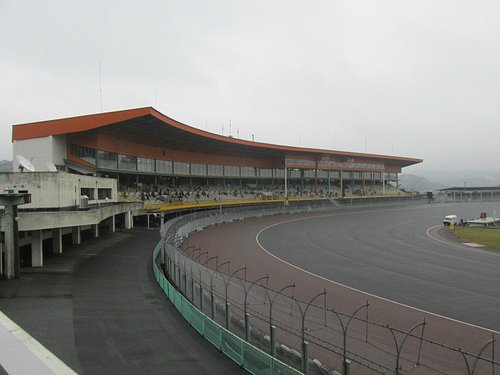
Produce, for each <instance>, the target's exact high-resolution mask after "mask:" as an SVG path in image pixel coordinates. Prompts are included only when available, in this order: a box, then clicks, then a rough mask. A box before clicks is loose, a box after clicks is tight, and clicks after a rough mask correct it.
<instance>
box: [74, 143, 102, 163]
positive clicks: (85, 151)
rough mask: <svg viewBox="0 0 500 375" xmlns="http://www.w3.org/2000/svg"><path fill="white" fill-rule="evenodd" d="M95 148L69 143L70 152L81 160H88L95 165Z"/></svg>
mask: <svg viewBox="0 0 500 375" xmlns="http://www.w3.org/2000/svg"><path fill="white" fill-rule="evenodd" d="M95 151H96V150H95V149H93V148H90V147H85V146H80V145H75V144H73V143H72V144H71V154H72V155H74V156H77V157H79V158H80V159H82V160H85V161H88V162H89V163H91V164H94V165H95V155H96V152H95Z"/></svg>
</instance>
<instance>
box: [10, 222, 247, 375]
mask: <svg viewBox="0 0 500 375" xmlns="http://www.w3.org/2000/svg"><path fill="white" fill-rule="evenodd" d="M158 240H159V233H158V231H157V230H150V231H148V230H144V229H134V230H131V231H124V232H117V233H107V234H103V235H102V236H101V237H100V238H99V239H88V240H86V241H85V242H84V243H83V244H82V245H79V246H68V247H66V248H65V249H64V253H63V254H60V255H51V256H48V257H47V258H46V265H45V266H44V267H42V268H40V269H23V270H22V276H21V278H20V279H18V280H8V281H7V280H0V309H1V310H2V311H3V312H4V313H5V314H6V315H7V316H8V317H9V318H10V319H12V320H13V321H15V322H16V323H17V324H19V325H20V326H21V327H22V328H23V329H24V330H26V331H27V332H28V333H30V334H31V335H32V336H33V337H34V338H35V339H37V340H38V341H39V342H40V343H41V344H42V345H44V346H45V347H46V348H47V349H49V350H50V351H52V352H53V353H54V354H55V355H57V356H58V357H59V358H60V359H61V360H63V361H64V362H65V363H66V364H67V365H69V366H70V367H71V368H72V369H74V370H75V371H76V372H78V373H79V374H242V373H244V371H243V370H242V369H241V368H240V367H239V366H238V365H237V364H236V363H234V362H232V361H231V360H230V359H228V358H227V357H225V356H224V355H223V354H222V353H220V352H219V351H218V350H217V349H216V348H214V347H213V346H212V345H211V344H209V343H208V342H207V341H205V340H204V339H203V338H201V337H200V335H199V334H198V333H197V332H196V331H195V330H194V329H193V328H192V327H191V326H189V325H188V324H187V322H186V321H185V320H184V319H183V318H182V317H181V316H180V314H179V313H178V312H177V310H176V309H175V308H174V307H173V306H172V305H171V303H170V302H169V301H168V300H167V298H166V297H165V295H164V294H163V291H162V290H161V289H160V287H159V286H158V285H157V283H156V281H155V279H154V275H153V272H152V252H153V249H154V246H155V245H156V243H157V242H158Z"/></svg>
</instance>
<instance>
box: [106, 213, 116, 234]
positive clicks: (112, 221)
mask: <svg viewBox="0 0 500 375" xmlns="http://www.w3.org/2000/svg"><path fill="white" fill-rule="evenodd" d="M108 223H109V224H108V228H109V231H110V232H113V233H114V232H115V230H116V221H115V215H113V216H111V217H110V218H109V219H108Z"/></svg>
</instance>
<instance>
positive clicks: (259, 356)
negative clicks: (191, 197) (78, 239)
mask: <svg viewBox="0 0 500 375" xmlns="http://www.w3.org/2000/svg"><path fill="white" fill-rule="evenodd" d="M161 249H162V242H160V243H158V245H157V246H156V249H155V251H154V253H153V255H154V256H153V259H156V258H157V256H158V253H159V252H160V251H161ZM153 272H154V275H155V278H156V280H157V282H158V284H159V285H160V287H161V288H162V289H163V291H164V292H165V295H166V296H167V297H168V299H169V300H170V301H171V302H172V304H173V305H174V306H175V307H176V309H177V311H179V313H180V314H181V315H182V316H183V317H184V319H186V320H187V321H188V322H189V324H191V326H192V327H193V328H194V329H196V331H198V333H200V334H201V335H202V336H203V337H205V338H206V339H207V340H208V341H209V342H210V343H211V344H212V345H214V346H215V347H216V348H217V349H219V350H220V351H221V352H223V353H224V354H225V355H227V356H228V357H229V358H231V359H232V360H233V361H234V362H236V363H237V364H238V365H239V366H241V367H243V368H244V369H246V370H247V371H248V372H250V373H252V374H269V375H274V374H275V375H298V374H300V372H299V371H297V370H295V369H293V368H292V367H290V366H288V365H286V364H285V363H283V362H281V361H279V360H278V359H276V358H275V357H273V356H270V355H269V354H267V353H265V352H263V351H262V350H259V349H258V348H256V347H254V346H252V345H250V344H249V343H248V342H246V341H245V340H242V339H241V338H239V337H238V336H236V335H235V334H233V333H231V332H230V331H228V330H227V329H224V328H223V327H221V326H220V325H219V324H217V323H216V322H215V321H214V320H212V319H210V318H209V317H208V316H206V315H205V314H203V312H201V311H200V310H199V309H197V308H196V306H194V305H193V304H192V303H191V302H190V301H189V300H188V299H187V298H185V297H184V295H183V294H182V293H180V292H179V291H178V290H177V289H176V288H175V287H174V286H173V285H172V284H171V283H170V282H169V281H168V280H167V278H166V277H165V275H164V274H163V273H162V271H161V270H160V268H159V267H158V265H157V263H156V262H155V261H154V260H153Z"/></svg>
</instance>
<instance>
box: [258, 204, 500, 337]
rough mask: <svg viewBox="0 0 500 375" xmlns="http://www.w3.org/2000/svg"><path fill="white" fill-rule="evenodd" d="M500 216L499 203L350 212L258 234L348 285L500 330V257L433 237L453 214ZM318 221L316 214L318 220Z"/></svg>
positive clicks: (271, 247)
mask: <svg viewBox="0 0 500 375" xmlns="http://www.w3.org/2000/svg"><path fill="white" fill-rule="evenodd" d="M494 208H496V210H497V212H499V213H500V203H496V204H490V203H466V204H464V203H462V204H435V205H426V206H420V207H412V208H387V209H377V210H355V211H352V212H349V211H343V212H341V213H335V214H333V215H329V216H323V217H317V218H314V217H313V218H311V217H309V218H306V219H300V220H297V221H290V222H286V220H287V218H286V217H284V218H283V220H282V221H285V223H283V224H279V225H274V226H271V227H269V228H268V229H265V230H264V231H262V232H261V233H260V235H259V242H260V243H261V245H262V246H263V247H264V248H265V249H267V250H268V251H270V252H271V253H272V254H274V255H276V256H277V257H279V258H281V259H283V260H285V261H287V262H289V263H291V264H294V265H296V266H299V267H301V268H303V269H306V270H308V271H310V272H313V273H315V274H317V275H320V276H323V277H325V278H327V279H330V280H333V281H337V282H340V283H342V284H345V285H348V286H351V287H354V288H357V289H360V290H363V291H366V292H369V293H372V294H375V295H377V296H381V297H384V298H388V299H391V300H394V301H398V302H401V303H403V304H407V305H410V306H413V307H417V308H420V309H423V310H426V311H430V312H434V313H437V314H440V315H444V316H448V317H451V318H454V319H457V320H460V321H464V322H468V323H471V324H475V325H479V326H482V327H485V328H489V329H493V330H496V331H500V315H499V311H500V288H499V287H498V286H499V285H500V254H499V253H494V252H481V251H477V250H474V249H471V248H468V247H466V246H463V245H457V244H455V245H450V244H445V243H441V242H438V241H436V240H434V239H431V238H429V237H428V236H427V235H426V231H427V229H428V228H430V227H432V226H435V225H439V224H441V219H442V217H443V216H444V215H446V214H456V215H458V216H459V217H464V218H466V219H467V218H472V217H478V216H479V213H480V212H481V211H487V212H488V213H489V215H492V214H493V209H494ZM313 216H314V215H313Z"/></svg>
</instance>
